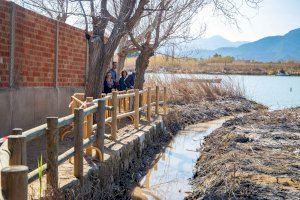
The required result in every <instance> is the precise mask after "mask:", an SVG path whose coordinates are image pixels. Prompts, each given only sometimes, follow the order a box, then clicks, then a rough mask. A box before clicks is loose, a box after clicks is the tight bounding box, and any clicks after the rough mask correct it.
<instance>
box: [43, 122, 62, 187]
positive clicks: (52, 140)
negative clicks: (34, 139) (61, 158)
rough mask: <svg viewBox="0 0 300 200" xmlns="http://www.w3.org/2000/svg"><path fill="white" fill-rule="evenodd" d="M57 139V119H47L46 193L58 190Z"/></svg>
mask: <svg viewBox="0 0 300 200" xmlns="http://www.w3.org/2000/svg"><path fill="white" fill-rule="evenodd" d="M58 138H59V130H58V118H57V117H47V130H46V143H47V147H46V152H47V175H46V178H47V189H46V191H47V192H55V191H56V190H57V189H58Z"/></svg>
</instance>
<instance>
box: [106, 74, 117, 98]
mask: <svg viewBox="0 0 300 200" xmlns="http://www.w3.org/2000/svg"><path fill="white" fill-rule="evenodd" d="M116 88H117V85H116V82H115V81H114V80H113V78H112V74H111V72H107V74H106V76H105V80H104V90H103V93H105V94H108V93H111V92H112V90H113V89H116Z"/></svg>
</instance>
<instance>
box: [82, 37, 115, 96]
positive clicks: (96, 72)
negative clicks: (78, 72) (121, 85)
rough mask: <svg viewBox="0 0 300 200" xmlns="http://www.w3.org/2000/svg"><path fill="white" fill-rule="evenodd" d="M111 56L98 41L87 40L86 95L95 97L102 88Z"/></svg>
mask: <svg viewBox="0 0 300 200" xmlns="http://www.w3.org/2000/svg"><path fill="white" fill-rule="evenodd" d="M112 56H113V53H112V54H111V55H109V54H107V53H106V51H105V46H104V45H100V42H98V41H94V42H89V72H88V79H87V84H86V88H85V93H86V96H87V97H93V98H94V99H97V98H98V97H99V95H100V94H101V93H102V90H103V82H104V78H105V74H106V71H107V69H108V66H109V62H110V60H111V58H112Z"/></svg>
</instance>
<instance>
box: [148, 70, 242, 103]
mask: <svg viewBox="0 0 300 200" xmlns="http://www.w3.org/2000/svg"><path fill="white" fill-rule="evenodd" d="M197 79H198V78H197V77H195V76H193V75H191V76H189V77H188V78H187V77H185V78H182V77H179V76H171V77H170V76H168V77H166V76H163V77H161V76H156V75H150V76H148V77H147V80H146V84H145V85H146V87H147V86H150V87H153V86H154V85H158V86H160V87H161V88H162V87H164V86H166V87H167V91H168V100H169V103H171V104H180V105H182V104H189V103H197V102H199V101H203V100H216V99H218V98H219V97H243V96H244V91H243V89H242V87H241V86H240V85H238V84H235V83H234V82H233V81H227V82H225V81H222V82H221V83H205V82H201V81H189V80H197Z"/></svg>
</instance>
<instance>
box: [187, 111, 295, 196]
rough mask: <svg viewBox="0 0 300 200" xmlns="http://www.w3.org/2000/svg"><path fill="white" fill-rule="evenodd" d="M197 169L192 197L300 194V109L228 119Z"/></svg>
mask: <svg viewBox="0 0 300 200" xmlns="http://www.w3.org/2000/svg"><path fill="white" fill-rule="evenodd" d="M194 170H195V171H194V179H193V180H192V185H193V193H192V194H191V195H190V196H189V198H188V199H300V108H298V109H287V110H282V111H273V112H268V111H261V112H256V113H253V114H250V115H247V116H244V117H239V118H235V119H232V120H229V121H228V122H226V123H225V124H224V125H223V126H222V127H221V128H219V129H217V130H216V131H214V132H213V133H212V134H211V135H209V136H208V137H207V138H206V139H205V143H204V146H203V148H202V151H201V156H200V158H199V159H198V161H197V164H196V167H195V169H194Z"/></svg>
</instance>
